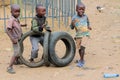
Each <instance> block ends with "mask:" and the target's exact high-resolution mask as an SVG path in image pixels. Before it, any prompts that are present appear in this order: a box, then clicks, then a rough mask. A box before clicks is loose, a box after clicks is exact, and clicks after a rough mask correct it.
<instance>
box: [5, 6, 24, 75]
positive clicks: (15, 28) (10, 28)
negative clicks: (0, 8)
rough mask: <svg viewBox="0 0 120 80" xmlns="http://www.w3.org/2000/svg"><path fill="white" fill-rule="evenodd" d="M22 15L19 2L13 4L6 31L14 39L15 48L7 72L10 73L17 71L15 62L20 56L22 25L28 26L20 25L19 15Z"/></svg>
mask: <svg viewBox="0 0 120 80" xmlns="http://www.w3.org/2000/svg"><path fill="white" fill-rule="evenodd" d="M19 16H20V7H19V5H17V4H13V5H11V17H10V19H9V20H8V25H7V27H6V32H7V34H8V36H9V38H10V39H11V41H12V45H13V49H14V54H13V56H12V58H11V61H10V64H9V66H8V67H7V72H8V73H11V74H13V73H15V71H14V69H13V64H14V63H15V61H16V60H17V59H18V57H19V50H20V47H19V43H18V40H20V38H21V36H22V29H21V26H26V25H20V22H19V19H18V17H19Z"/></svg>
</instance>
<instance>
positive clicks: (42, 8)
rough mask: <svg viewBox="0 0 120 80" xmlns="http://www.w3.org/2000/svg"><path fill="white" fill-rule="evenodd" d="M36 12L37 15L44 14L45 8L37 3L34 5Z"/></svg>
mask: <svg viewBox="0 0 120 80" xmlns="http://www.w3.org/2000/svg"><path fill="white" fill-rule="evenodd" d="M36 13H37V15H39V16H44V15H45V14H46V8H45V7H44V6H42V5H41V4H38V5H37V6H36Z"/></svg>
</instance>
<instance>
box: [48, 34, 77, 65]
mask: <svg viewBox="0 0 120 80" xmlns="http://www.w3.org/2000/svg"><path fill="white" fill-rule="evenodd" d="M59 40H62V41H63V43H64V44H65V46H66V53H65V55H64V56H63V57H62V58H59V57H58V56H57V55H56V52H55V46H56V43H57V42H58V41H59ZM75 52H76V47H75V42H74V40H73V38H72V37H71V36H70V35H69V34H68V33H66V32H53V33H51V36H50V44H49V53H50V54H49V55H50V59H51V61H52V63H53V64H54V65H56V66H58V67H63V66H66V65H68V64H69V63H70V62H71V61H72V60H73V58H74V56H75Z"/></svg>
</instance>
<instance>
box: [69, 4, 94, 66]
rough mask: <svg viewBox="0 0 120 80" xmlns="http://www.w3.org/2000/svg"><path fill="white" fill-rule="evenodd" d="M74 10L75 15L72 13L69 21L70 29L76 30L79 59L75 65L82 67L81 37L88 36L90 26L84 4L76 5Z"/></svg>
mask: <svg viewBox="0 0 120 80" xmlns="http://www.w3.org/2000/svg"><path fill="white" fill-rule="evenodd" d="M76 12H77V15H74V16H73V18H72V22H71V29H74V28H75V30H76V36H75V40H76V45H77V48H78V49H79V55H80V60H78V63H77V66H78V67H83V65H84V64H85V61H84V54H85V44H83V43H84V40H83V39H86V38H89V36H90V33H89V30H92V28H91V27H90V25H89V20H88V17H87V15H85V14H84V12H85V5H84V4H83V3H80V4H77V5H76Z"/></svg>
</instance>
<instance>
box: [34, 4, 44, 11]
mask: <svg viewBox="0 0 120 80" xmlns="http://www.w3.org/2000/svg"><path fill="white" fill-rule="evenodd" d="M38 7H43V5H42V4H37V5H36V8H35V9H36V10H37V9H38Z"/></svg>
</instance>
